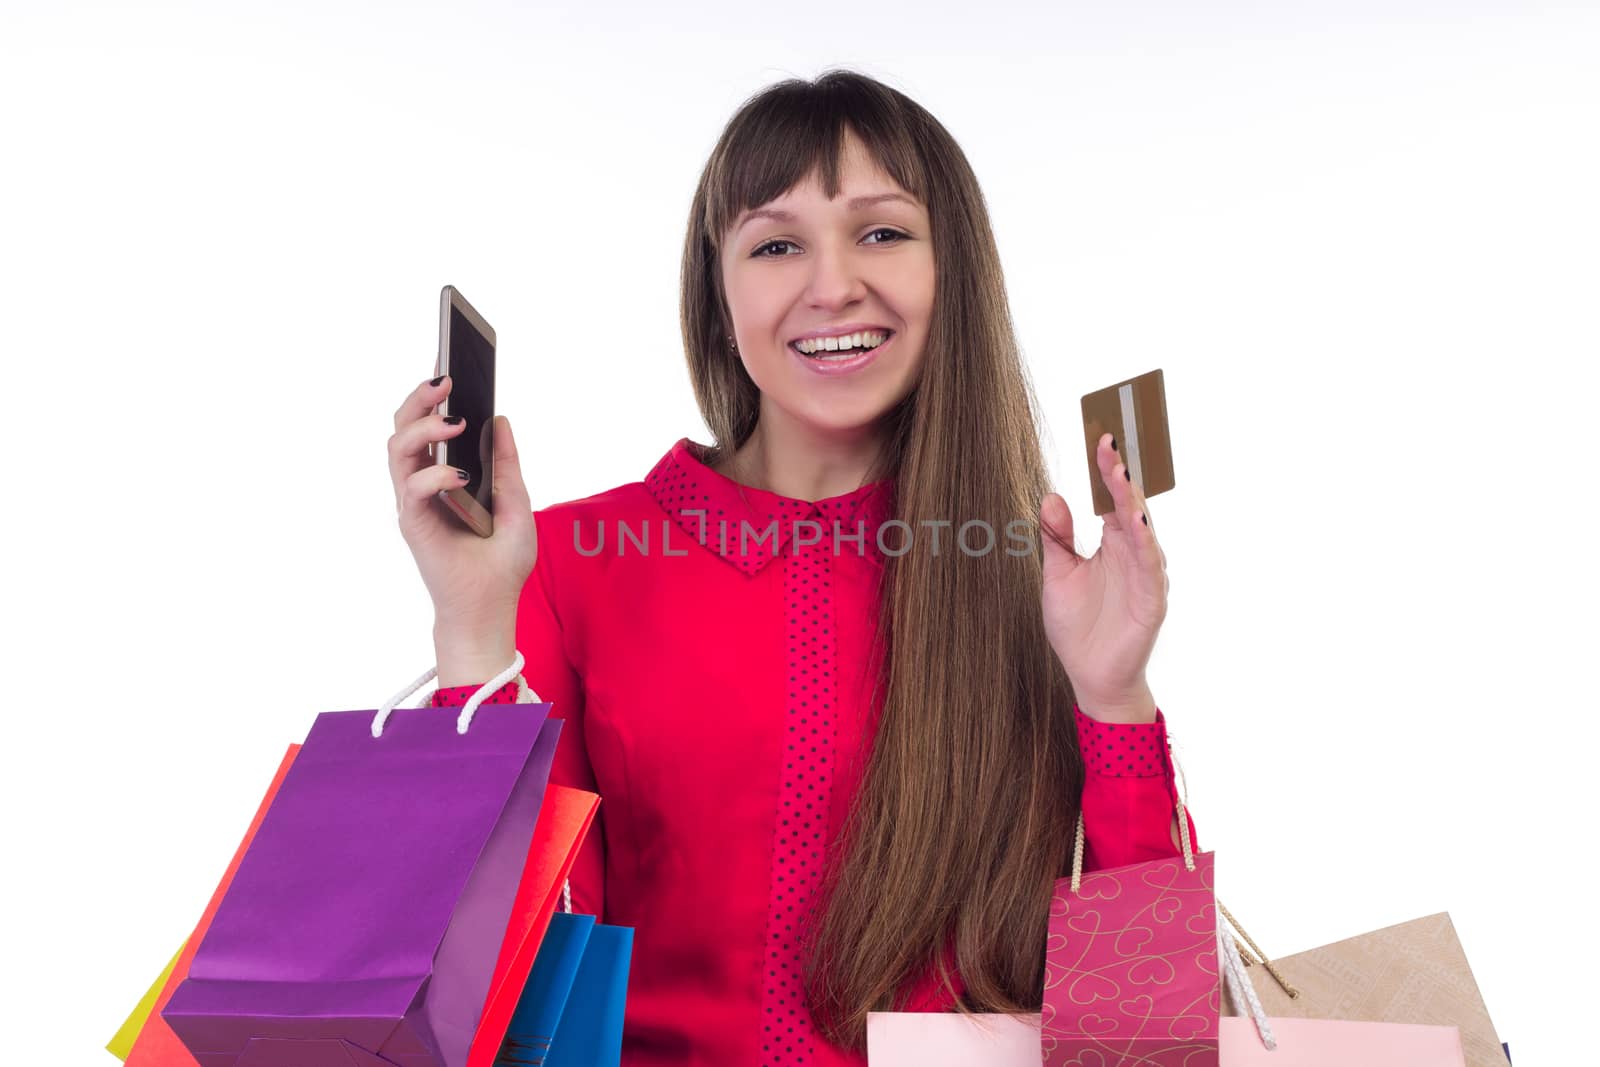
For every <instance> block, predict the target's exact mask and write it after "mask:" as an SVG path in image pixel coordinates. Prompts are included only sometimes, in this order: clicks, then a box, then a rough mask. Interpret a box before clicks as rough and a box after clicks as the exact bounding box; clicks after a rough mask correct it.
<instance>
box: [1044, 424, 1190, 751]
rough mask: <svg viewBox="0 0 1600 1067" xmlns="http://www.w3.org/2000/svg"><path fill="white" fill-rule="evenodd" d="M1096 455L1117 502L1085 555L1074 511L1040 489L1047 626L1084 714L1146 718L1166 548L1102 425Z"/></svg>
mask: <svg viewBox="0 0 1600 1067" xmlns="http://www.w3.org/2000/svg"><path fill="white" fill-rule="evenodd" d="M1095 458H1096V460H1097V461H1098V463H1099V467H1100V476H1101V477H1102V478H1103V479H1104V480H1105V483H1106V487H1107V488H1108V489H1109V490H1110V491H1111V499H1112V501H1113V502H1114V503H1115V504H1116V507H1115V508H1114V509H1113V510H1112V511H1109V512H1107V513H1106V516H1105V520H1104V521H1105V527H1104V529H1103V531H1102V533H1101V537H1100V548H1099V550H1098V551H1096V552H1095V554H1094V555H1093V556H1092V557H1091V558H1089V559H1084V558H1083V557H1082V556H1080V555H1079V554H1078V553H1077V551H1076V550H1075V549H1074V548H1073V538H1072V511H1071V509H1070V508H1068V507H1067V502H1066V501H1065V500H1064V499H1062V498H1061V496H1060V494H1058V493H1049V494H1046V496H1045V498H1044V501H1043V503H1042V505H1041V507H1040V509H1039V521H1040V527H1041V530H1042V532H1043V534H1044V536H1043V537H1042V538H1041V541H1042V543H1043V548H1044V587H1043V596H1042V600H1043V609H1044V627H1045V633H1046V634H1047V635H1048V636H1049V638H1050V647H1051V648H1053V649H1055V653H1056V656H1057V657H1059V658H1060V660H1061V665H1062V666H1063V667H1064V668H1066V672H1067V678H1068V679H1069V680H1070V681H1071V682H1072V690H1073V693H1074V694H1075V695H1076V696H1077V698H1078V706H1079V707H1080V708H1082V709H1083V711H1084V713H1085V714H1087V715H1090V716H1092V717H1094V718H1096V719H1101V720H1104V721H1109V722H1154V721H1155V712H1156V708H1155V699H1154V697H1152V696H1151V694H1150V686H1149V684H1148V683H1147V682H1146V680H1145V665H1146V664H1147V663H1149V662H1150V652H1151V650H1152V649H1154V648H1155V643H1156V634H1157V632H1159V631H1160V629H1161V623H1162V620H1164V619H1165V618H1166V616H1167V586H1168V582H1167V556H1166V553H1165V552H1163V551H1161V546H1160V545H1159V544H1157V543H1156V535H1155V529H1154V528H1153V527H1152V526H1151V525H1150V523H1149V514H1148V512H1147V511H1146V508H1145V500H1144V495H1143V494H1142V493H1141V492H1140V491H1139V489H1138V487H1137V486H1135V485H1134V484H1133V482H1132V481H1131V480H1130V479H1129V478H1128V477H1127V474H1126V472H1127V465H1126V464H1124V463H1123V462H1122V461H1121V459H1120V458H1119V457H1118V455H1117V452H1116V448H1115V447H1114V445H1113V438H1112V436H1111V435H1110V434H1109V433H1108V434H1102V435H1101V437H1100V442H1099V445H1098V447H1097V448H1096V449H1095Z"/></svg>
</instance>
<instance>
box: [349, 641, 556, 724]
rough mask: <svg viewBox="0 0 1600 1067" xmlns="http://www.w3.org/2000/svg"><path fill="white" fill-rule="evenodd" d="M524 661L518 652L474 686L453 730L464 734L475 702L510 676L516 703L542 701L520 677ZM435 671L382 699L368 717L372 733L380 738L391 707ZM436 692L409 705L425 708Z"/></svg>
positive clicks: (430, 691)
mask: <svg viewBox="0 0 1600 1067" xmlns="http://www.w3.org/2000/svg"><path fill="white" fill-rule="evenodd" d="M525 662H526V661H525V660H524V659H523V658H522V653H521V652H518V653H517V654H516V656H515V657H514V658H513V659H512V661H511V666H509V667H507V668H506V669H505V670H503V671H501V672H500V673H499V674H497V675H495V676H494V677H493V678H490V679H489V680H488V681H487V682H484V683H483V684H482V685H481V686H479V687H478V691H477V692H476V693H473V694H472V699H470V700H468V701H467V703H466V705H465V706H464V707H463V708H462V709H461V714H460V716H458V717H457V718H456V733H458V734H465V733H466V732H467V727H469V726H471V725H472V716H473V715H475V714H477V711H478V705H480V704H482V703H483V702H484V701H485V700H487V699H489V697H490V696H491V695H492V694H493V693H494V691H495V690H497V689H499V688H500V687H501V686H502V685H505V684H506V683H507V682H509V681H511V679H513V678H515V679H516V680H517V703H519V704H540V703H543V701H541V700H540V699H539V694H538V693H535V692H534V691H533V690H532V689H529V688H528V683H527V682H525V681H524V680H523V678H522V673H521V672H522V666H523V664H524V663H525ZM438 674H439V668H438V667H429V668H428V669H427V670H426V671H424V672H423V673H422V674H420V675H418V676H417V680H416V681H414V682H412V683H411V684H410V685H408V686H406V687H405V688H404V689H402V690H400V692H398V693H396V694H395V695H394V696H392V697H390V698H389V699H388V700H385V701H384V702H383V706H382V707H381V708H379V709H378V714H377V715H376V716H375V717H374V718H373V720H372V736H373V737H382V736H383V727H384V724H385V723H387V722H388V721H389V715H390V713H392V712H393V711H394V709H395V708H397V707H399V706H400V704H401V703H402V702H404V701H405V699H406V698H407V697H409V696H410V695H411V694H412V693H415V692H416V691H417V690H418V689H421V688H422V687H423V686H424V685H426V684H427V683H428V682H430V681H432V680H433V679H434V678H436V677H437V676H438ZM436 692H438V687H437V686H436V687H435V688H434V689H432V690H429V691H428V692H426V693H424V694H423V695H422V699H420V700H418V701H417V702H416V703H415V704H412V705H411V706H412V707H414V708H420V707H425V706H426V705H427V703H428V702H429V701H430V700H432V699H433V694H434V693H436Z"/></svg>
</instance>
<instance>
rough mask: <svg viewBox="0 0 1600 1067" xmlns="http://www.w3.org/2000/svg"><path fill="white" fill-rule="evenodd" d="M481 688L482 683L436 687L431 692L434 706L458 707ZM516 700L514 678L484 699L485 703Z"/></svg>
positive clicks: (511, 702) (509, 702)
mask: <svg viewBox="0 0 1600 1067" xmlns="http://www.w3.org/2000/svg"><path fill="white" fill-rule="evenodd" d="M482 688H483V683H481V682H480V683H479V684H477V685H452V686H447V687H445V688H443V689H436V690H434V693H433V703H432V705H430V706H431V707H435V708H459V707H461V706H462V705H464V704H466V702H467V701H469V700H471V699H472V694H473V693H476V692H477V691H478V690H479V689H482ZM516 702H517V680H516V679H515V678H513V679H511V681H509V682H507V683H506V684H505V685H502V686H501V687H500V688H499V689H496V690H495V691H494V692H493V693H491V694H489V696H488V698H487V699H485V700H484V703H485V704H515V703H516Z"/></svg>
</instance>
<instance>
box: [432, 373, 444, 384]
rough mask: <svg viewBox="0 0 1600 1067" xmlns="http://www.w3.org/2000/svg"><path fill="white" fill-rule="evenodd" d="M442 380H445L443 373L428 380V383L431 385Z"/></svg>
mask: <svg viewBox="0 0 1600 1067" xmlns="http://www.w3.org/2000/svg"><path fill="white" fill-rule="evenodd" d="M442 381H444V375H442V374H441V375H439V376H438V377H437V378H434V379H432V380H430V381H429V382H428V384H429V385H438V384H439V383H440V382H442Z"/></svg>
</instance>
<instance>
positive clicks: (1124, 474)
mask: <svg viewBox="0 0 1600 1067" xmlns="http://www.w3.org/2000/svg"><path fill="white" fill-rule="evenodd" d="M1122 480H1123V481H1125V482H1131V481H1133V475H1131V474H1129V473H1128V468H1127V467H1123V468H1122Z"/></svg>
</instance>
